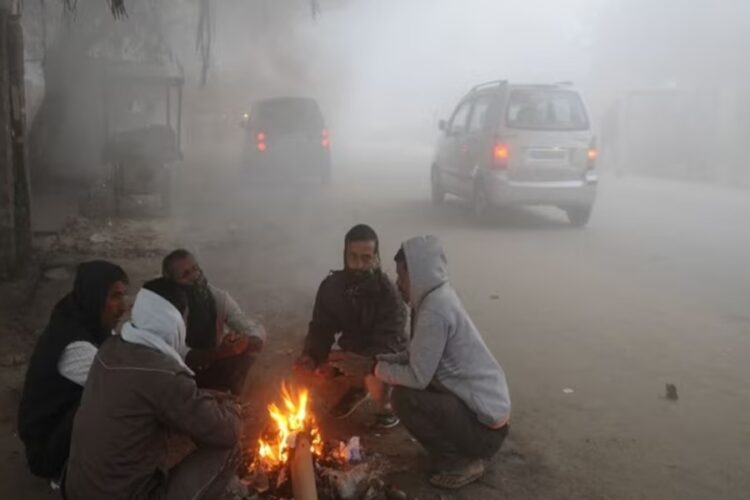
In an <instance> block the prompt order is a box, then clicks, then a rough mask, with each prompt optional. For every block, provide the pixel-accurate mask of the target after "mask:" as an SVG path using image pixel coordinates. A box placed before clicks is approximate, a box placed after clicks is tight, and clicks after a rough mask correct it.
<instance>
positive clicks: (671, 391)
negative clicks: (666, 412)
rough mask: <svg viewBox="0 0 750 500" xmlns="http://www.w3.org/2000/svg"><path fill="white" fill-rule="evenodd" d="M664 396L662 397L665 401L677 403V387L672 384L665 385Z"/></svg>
mask: <svg viewBox="0 0 750 500" xmlns="http://www.w3.org/2000/svg"><path fill="white" fill-rule="evenodd" d="M666 391H667V392H666V395H665V396H664V397H665V399H667V400H669V401H677V400H678V399H679V396H677V386H676V385H674V384H667V385H666Z"/></svg>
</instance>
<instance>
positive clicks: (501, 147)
mask: <svg viewBox="0 0 750 500" xmlns="http://www.w3.org/2000/svg"><path fill="white" fill-rule="evenodd" d="M509 159H510V149H509V148H508V145H507V144H503V143H497V144H495V145H494V146H493V147H492V169H493V170H505V169H507V168H508V160H509Z"/></svg>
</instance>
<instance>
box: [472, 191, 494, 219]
mask: <svg viewBox="0 0 750 500" xmlns="http://www.w3.org/2000/svg"><path fill="white" fill-rule="evenodd" d="M471 211H472V213H473V214H474V217H476V218H477V219H478V220H485V219H486V218H487V215H488V214H489V212H490V200H489V198H488V197H487V191H486V190H485V189H484V188H483V187H482V185H481V184H476V185H475V186H474V196H473V197H472V199H471Z"/></svg>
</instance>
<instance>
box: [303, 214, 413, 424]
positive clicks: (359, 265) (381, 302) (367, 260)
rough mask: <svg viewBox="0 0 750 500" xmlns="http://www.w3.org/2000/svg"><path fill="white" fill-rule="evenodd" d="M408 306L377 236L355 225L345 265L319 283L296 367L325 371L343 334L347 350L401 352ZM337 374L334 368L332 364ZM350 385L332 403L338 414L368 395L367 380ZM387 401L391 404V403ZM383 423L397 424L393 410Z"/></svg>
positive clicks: (349, 410)
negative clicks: (387, 269) (385, 265)
mask: <svg viewBox="0 0 750 500" xmlns="http://www.w3.org/2000/svg"><path fill="white" fill-rule="evenodd" d="M405 325H406V308H405V307H404V304H403V302H402V301H401V299H400V297H399V295H398V292H397V290H396V288H395V286H394V285H393V283H392V282H391V281H390V280H389V279H388V276H387V275H386V274H385V273H384V272H383V271H382V270H381V269H380V254H379V242H378V236H377V234H376V233H375V231H374V230H373V229H372V228H371V227H370V226H367V225H365V224H359V225H356V226H354V227H353V228H352V229H351V230H349V232H348V233H347V234H346V237H345V239H344V269H343V270H342V271H332V272H331V273H330V274H329V275H328V277H327V278H326V279H324V280H323V282H322V283H321V284H320V288H319V289H318V294H317V296H316V298H315V306H314V309H313V316H312V321H311V322H310V326H309V329H308V334H307V338H306V339H305V345H304V349H303V352H302V356H300V358H299V359H298V360H297V362H296V368H297V369H298V371H302V372H303V373H304V372H306V371H312V370H317V372H318V373H321V372H325V371H326V370H325V368H326V366H325V365H326V362H327V361H328V357H329V353H330V352H331V348H332V347H333V345H334V342H336V335H337V334H340V337H339V338H338V342H337V343H338V347H339V348H340V349H341V351H344V352H353V353H357V354H361V355H368V356H375V355H377V354H385V353H394V352H399V351H400V350H402V349H403V348H404V347H405V346H406V337H405ZM327 371H328V374H329V375H332V370H327ZM331 378H332V379H333V380H337V381H340V382H341V383H342V384H347V383H348V384H349V385H351V388H350V389H349V390H348V391H347V392H346V393H345V394H344V396H343V398H342V399H341V400H340V401H339V402H338V403H337V404H336V405H335V406H334V407H333V409H332V410H331V414H332V416H334V417H337V418H345V417H347V416H349V415H350V414H351V413H352V412H353V411H354V410H355V409H356V408H357V407H358V406H359V405H360V404H361V403H362V402H363V401H365V400H366V399H367V397H368V392H367V390H366V389H365V388H364V386H365V380H363V379H359V378H358V379H357V380H353V381H351V380H350V381H346V380H345V379H346V377H331ZM381 403H385V406H386V410H388V406H389V405H388V404H387V402H386V401H381ZM376 424H377V425H378V426H379V427H383V428H389V427H394V426H396V425H398V419H397V418H396V417H395V415H394V414H393V413H392V412H391V411H386V413H383V414H381V415H378V416H377V422H376Z"/></svg>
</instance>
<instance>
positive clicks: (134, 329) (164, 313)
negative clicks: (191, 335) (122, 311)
mask: <svg viewBox="0 0 750 500" xmlns="http://www.w3.org/2000/svg"><path fill="white" fill-rule="evenodd" d="M121 335H122V339H123V340H125V341H126V342H130V343H132V344H139V345H143V346H146V347H149V348H151V349H155V350H157V351H160V352H161V353H163V354H165V355H167V356H169V357H170V358H172V359H173V360H174V361H175V362H177V363H178V364H179V365H180V366H181V367H182V368H183V369H185V370H186V371H187V372H188V373H190V374H191V375H192V374H193V372H192V370H190V368H188V366H187V365H186V364H185V361H184V359H183V358H184V356H185V354H187V351H188V349H187V345H186V344H185V337H186V335H185V320H184V319H183V318H182V314H180V311H178V310H177V308H176V307H175V306H174V305H172V303H171V302H170V301H169V300H167V299H165V298H164V297H162V296H161V295H159V294H157V293H154V292H152V291H151V290H147V289H145V288H142V289H141V291H139V292H138V295H136V297H135V304H133V312H132V314H131V317H130V321H128V322H127V323H126V324H125V325H124V326H123V327H122V333H121Z"/></svg>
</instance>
